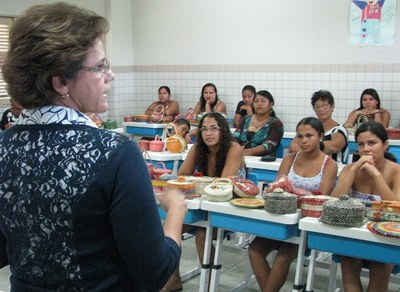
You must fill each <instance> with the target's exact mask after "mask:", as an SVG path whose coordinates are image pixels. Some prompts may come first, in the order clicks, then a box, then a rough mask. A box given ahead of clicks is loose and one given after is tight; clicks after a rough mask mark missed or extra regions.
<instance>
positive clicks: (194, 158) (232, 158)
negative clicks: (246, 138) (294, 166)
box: [164, 112, 246, 291]
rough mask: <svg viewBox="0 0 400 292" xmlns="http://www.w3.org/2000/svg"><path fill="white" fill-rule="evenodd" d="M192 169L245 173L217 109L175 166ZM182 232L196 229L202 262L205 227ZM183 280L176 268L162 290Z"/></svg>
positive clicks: (215, 174) (184, 172) (182, 170)
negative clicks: (184, 155)
mask: <svg viewBox="0 0 400 292" xmlns="http://www.w3.org/2000/svg"><path fill="white" fill-rule="evenodd" d="M195 171H197V172H201V173H202V174H203V175H205V176H210V177H229V176H241V177H245V175H246V173H245V169H244V157H243V150H242V147H241V146H240V145H239V144H238V143H236V142H234V141H232V135H231V132H230V129H229V125H228V122H227V121H226V119H225V118H224V117H223V116H222V115H221V114H219V113H215V112H210V113H207V114H205V115H204V116H203V117H202V118H201V120H200V122H199V131H198V133H197V136H196V143H194V144H193V146H192V148H190V150H189V153H188V155H187V157H186V159H185V161H183V164H182V165H181V167H180V168H179V170H178V175H192V174H193V173H194V172H195ZM183 229H184V232H189V231H190V230H193V229H196V231H195V236H196V248H197V254H198V256H199V260H200V262H203V256H204V245H205V237H206V229H205V228H202V227H193V226H191V225H188V226H186V225H184V228H183ZM181 287H182V281H181V278H180V275H179V269H177V270H176V271H175V273H174V275H173V276H172V277H171V279H170V280H169V281H168V283H167V285H166V287H165V288H164V291H177V290H176V289H179V288H181Z"/></svg>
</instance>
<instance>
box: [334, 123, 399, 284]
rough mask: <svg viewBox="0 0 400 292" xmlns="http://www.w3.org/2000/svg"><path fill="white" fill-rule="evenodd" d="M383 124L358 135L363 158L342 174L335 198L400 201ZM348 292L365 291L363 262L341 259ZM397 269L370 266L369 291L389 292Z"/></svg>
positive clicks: (366, 127) (368, 126) (395, 166)
mask: <svg viewBox="0 0 400 292" xmlns="http://www.w3.org/2000/svg"><path fill="white" fill-rule="evenodd" d="M387 138H388V137H387V133H386V131H385V128H384V127H383V126H382V124H380V123H378V122H375V121H368V122H367V123H364V124H362V125H361V126H360V127H359V128H358V129H357V131H356V133H355V139H356V142H357V145H358V153H360V155H361V157H360V159H359V160H358V161H356V162H354V163H351V164H349V165H347V166H345V167H344V168H343V170H342V171H341V172H340V175H339V179H338V183H337V185H336V187H335V189H334V190H333V192H332V196H333V197H339V196H340V195H341V194H349V195H350V196H351V197H355V198H360V199H364V200H381V199H382V200H391V201H398V200H400V165H398V164H397V163H395V162H393V159H394V157H393V156H392V155H391V154H390V153H388V152H386V151H387V148H388V146H389V144H388V141H387ZM341 267H342V275H343V286H344V290H345V291H352V292H353V291H363V288H362V285H361V281H360V273H361V269H362V267H363V260H361V259H355V258H350V257H343V256H342V259H341ZM392 269H393V265H391V264H385V263H378V262H373V261H370V262H369V275H370V279H369V285H368V291H387V289H388V282H389V278H390V273H391V271H392Z"/></svg>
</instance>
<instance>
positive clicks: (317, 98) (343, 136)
mask: <svg viewBox="0 0 400 292" xmlns="http://www.w3.org/2000/svg"><path fill="white" fill-rule="evenodd" d="M311 105H312V107H313V109H314V111H315V114H316V115H317V117H318V119H319V120H320V121H321V122H322V124H323V126H324V137H323V139H322V143H324V150H323V151H324V152H325V154H328V155H330V156H331V157H332V158H333V159H334V160H335V161H337V162H341V163H343V164H344V163H345V162H346V160H347V155H348V152H349V150H348V147H347V144H348V140H349V139H348V135H347V130H346V128H345V127H344V126H342V125H340V124H339V123H338V122H336V121H335V120H333V119H332V112H333V109H334V108H335V99H334V98H333V96H332V93H330V92H329V91H327V90H319V91H316V92H314V93H313V95H312V97H311ZM297 141H298V139H297V138H296V137H295V138H294V139H293V141H292V143H291V144H290V147H289V152H296V151H299V149H300V145H298V143H297Z"/></svg>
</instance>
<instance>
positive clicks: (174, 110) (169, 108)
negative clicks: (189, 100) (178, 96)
mask: <svg viewBox="0 0 400 292" xmlns="http://www.w3.org/2000/svg"><path fill="white" fill-rule="evenodd" d="M159 105H162V107H163V108H164V112H163V116H164V117H165V118H168V119H169V121H173V120H174V119H175V118H176V117H177V116H178V115H179V104H178V102H177V101H175V100H172V99H171V90H170V89H169V87H168V86H165V85H164V86H161V87H160V88H159V89H158V101H155V102H153V103H152V104H151V105H150V106H149V107H148V108H147V109H146V112H145V114H146V115H151V114H152V113H153V112H154V109H155V108H156V107H157V106H159Z"/></svg>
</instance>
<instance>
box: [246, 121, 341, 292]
mask: <svg viewBox="0 0 400 292" xmlns="http://www.w3.org/2000/svg"><path fill="white" fill-rule="evenodd" d="M296 133H297V138H298V140H299V142H300V147H301V150H300V151H299V152H296V153H289V154H288V155H287V156H285V158H284V159H283V160H282V163H281V165H280V167H279V171H278V176H279V175H287V177H288V178H289V180H290V181H291V183H292V184H293V186H295V187H297V188H302V189H305V190H308V191H311V192H316V191H318V192H321V193H322V194H328V195H329V194H330V193H331V191H332V189H333V187H334V183H335V178H336V174H337V169H338V166H337V163H336V162H335V161H334V160H333V159H331V158H330V157H329V156H327V155H326V154H325V153H324V152H323V151H322V150H321V149H320V147H321V146H323V145H322V143H321V139H322V137H323V135H324V128H323V126H322V123H321V121H319V120H318V119H317V118H314V117H308V118H304V119H302V120H301V121H300V122H299V123H298V124H297V127H296ZM273 250H277V251H278V252H277V254H276V256H275V260H274V262H273V263H272V265H270V264H269V263H268V261H267V259H266V257H267V256H268V255H269V254H270V253H271V252H272V251H273ZM297 250H298V245H297V244H293V243H288V242H282V241H278V240H273V239H267V238H262V237H256V238H255V239H254V240H253V242H252V243H251V244H250V246H249V258H250V263H251V266H252V269H253V272H254V275H255V276H256V279H257V282H258V285H259V286H260V289H261V290H262V291H280V289H281V288H282V286H283V284H284V283H285V281H286V278H287V275H288V273H289V268H290V265H291V263H292V261H293V260H294V259H295V258H296V257H297Z"/></svg>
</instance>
